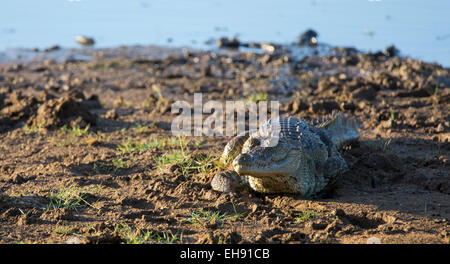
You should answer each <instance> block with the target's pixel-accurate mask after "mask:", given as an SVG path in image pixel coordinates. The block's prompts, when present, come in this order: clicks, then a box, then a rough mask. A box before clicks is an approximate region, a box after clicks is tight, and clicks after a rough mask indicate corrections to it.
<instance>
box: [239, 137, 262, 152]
mask: <svg viewBox="0 0 450 264" xmlns="http://www.w3.org/2000/svg"><path fill="white" fill-rule="evenodd" d="M260 145H261V141H260V140H259V139H258V138H254V137H250V138H249V139H248V140H247V141H246V142H245V143H244V146H243V148H242V152H248V151H250V150H252V149H255V148H256V147H259V146H260Z"/></svg>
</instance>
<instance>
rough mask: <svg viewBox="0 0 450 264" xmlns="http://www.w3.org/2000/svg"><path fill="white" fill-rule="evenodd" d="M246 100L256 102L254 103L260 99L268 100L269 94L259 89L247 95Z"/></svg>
mask: <svg viewBox="0 0 450 264" xmlns="http://www.w3.org/2000/svg"><path fill="white" fill-rule="evenodd" d="M247 100H248V101H252V102H256V103H258V102H260V101H268V100H269V95H268V94H267V93H266V92H264V91H259V92H257V93H254V94H250V95H249V96H248V97H247Z"/></svg>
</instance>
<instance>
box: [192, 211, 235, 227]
mask: <svg viewBox="0 0 450 264" xmlns="http://www.w3.org/2000/svg"><path fill="white" fill-rule="evenodd" d="M242 216H243V214H241V213H237V212H236V210H235V214H227V213H221V212H219V211H215V212H213V211H209V210H206V211H205V210H203V209H201V210H196V211H193V212H192V213H191V217H190V218H189V219H187V220H185V222H188V223H191V224H195V225H200V226H204V225H206V224H211V223H214V222H215V223H216V224H219V225H220V226H223V225H224V223H225V222H226V221H228V220H233V219H236V218H239V217H242Z"/></svg>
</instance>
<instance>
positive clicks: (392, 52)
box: [383, 45, 400, 57]
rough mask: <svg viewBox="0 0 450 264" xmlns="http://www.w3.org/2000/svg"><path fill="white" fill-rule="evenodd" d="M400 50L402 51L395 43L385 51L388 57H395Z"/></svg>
mask: <svg viewBox="0 0 450 264" xmlns="http://www.w3.org/2000/svg"><path fill="white" fill-rule="evenodd" d="M399 52H400V51H399V50H398V49H397V48H396V47H395V46H394V45H391V46H389V47H387V48H386V49H385V50H384V51H383V53H384V55H385V56H387V57H395V56H397V55H398V53H399Z"/></svg>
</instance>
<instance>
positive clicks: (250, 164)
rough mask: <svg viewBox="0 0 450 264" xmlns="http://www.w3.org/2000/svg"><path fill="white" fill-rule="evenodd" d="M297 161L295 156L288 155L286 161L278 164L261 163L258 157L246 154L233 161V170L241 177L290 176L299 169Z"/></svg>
mask: <svg viewBox="0 0 450 264" xmlns="http://www.w3.org/2000/svg"><path fill="white" fill-rule="evenodd" d="M244 155H245V156H244ZM296 160H298V159H296V158H295V155H286V157H285V158H284V159H282V160H280V161H277V162H274V161H268V162H261V161H259V160H258V157H257V156H253V155H249V154H248V153H244V154H241V155H239V156H237V157H236V159H235V160H234V161H233V168H234V170H235V171H236V172H237V173H238V174H239V175H250V176H253V177H257V178H264V177H271V176H282V175H290V174H292V172H294V171H295V170H296V169H297V167H298V164H296V163H297V162H296Z"/></svg>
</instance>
